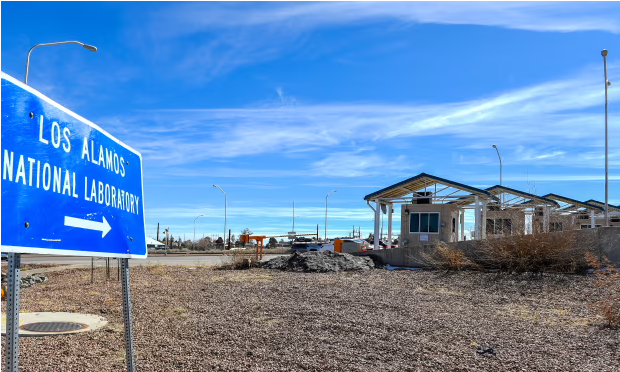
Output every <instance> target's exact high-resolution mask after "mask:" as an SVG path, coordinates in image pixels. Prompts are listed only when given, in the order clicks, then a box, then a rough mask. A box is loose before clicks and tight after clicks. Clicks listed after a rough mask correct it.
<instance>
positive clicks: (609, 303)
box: [585, 252, 620, 327]
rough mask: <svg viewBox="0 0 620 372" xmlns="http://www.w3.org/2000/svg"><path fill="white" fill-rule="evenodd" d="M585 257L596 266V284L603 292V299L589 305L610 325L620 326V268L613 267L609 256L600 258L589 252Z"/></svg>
mask: <svg viewBox="0 0 620 372" xmlns="http://www.w3.org/2000/svg"><path fill="white" fill-rule="evenodd" d="M585 259H586V261H587V262H588V264H589V265H590V266H591V267H592V268H594V275H595V276H596V278H597V281H596V282H595V283H594V285H595V286H596V287H597V288H599V290H600V292H601V293H600V296H601V299H600V300H598V301H596V302H592V303H590V304H589V305H590V306H591V307H592V308H593V309H594V310H595V311H596V312H597V313H598V314H599V315H601V316H602V317H603V318H605V319H606V320H607V325H608V326H609V327H618V326H620V270H619V269H617V268H615V267H613V266H612V265H611V263H610V262H609V260H608V259H607V257H602V258H601V259H600V260H598V259H597V258H596V256H594V255H593V254H592V253H590V252H587V253H586V255H585Z"/></svg>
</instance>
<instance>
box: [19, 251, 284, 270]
mask: <svg viewBox="0 0 620 372" xmlns="http://www.w3.org/2000/svg"><path fill="white" fill-rule="evenodd" d="M277 256H280V255H277V254H274V255H265V256H264V257H263V260H268V259H271V258H273V257H277ZM227 257H228V256H225V255H168V256H151V257H147V258H145V259H131V260H129V265H130V266H138V265H149V264H150V265H157V264H161V265H170V266H185V265H197V266H214V265H220V264H222V263H223V262H225V261H226V260H227ZM105 262H106V260H105V259H104V258H95V260H94V264H95V266H105ZM115 262H116V260H114V259H110V264H111V265H115ZM22 264H58V265H72V266H75V267H79V266H78V265H80V266H84V267H90V264H91V259H90V257H75V256H47V255H26V254H23V255H22Z"/></svg>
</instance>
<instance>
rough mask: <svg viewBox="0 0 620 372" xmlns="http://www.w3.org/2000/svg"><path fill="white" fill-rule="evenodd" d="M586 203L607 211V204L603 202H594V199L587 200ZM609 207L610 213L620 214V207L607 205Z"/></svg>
mask: <svg viewBox="0 0 620 372" xmlns="http://www.w3.org/2000/svg"><path fill="white" fill-rule="evenodd" d="M585 202H586V203H587V204H590V205H594V206H597V207H601V208H603V210H605V203H603V202H600V201H598V200H594V199H590V200H586V201H585ZM607 206H608V209H609V211H610V212H620V206H618V207H616V206H615V205H611V204H609V203H608V204H607Z"/></svg>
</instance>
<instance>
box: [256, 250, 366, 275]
mask: <svg viewBox="0 0 620 372" xmlns="http://www.w3.org/2000/svg"><path fill="white" fill-rule="evenodd" d="M261 267H262V268H265V269H275V270H284V271H298V272H316V273H325V272H336V271H356V270H370V269H373V268H374V267H375V264H374V262H373V261H372V259H371V258H370V257H358V256H352V255H350V254H348V253H337V252H331V251H326V252H306V253H299V252H294V253H293V254H291V255H290V256H280V257H276V258H273V259H271V260H269V261H267V262H265V263H263V264H261Z"/></svg>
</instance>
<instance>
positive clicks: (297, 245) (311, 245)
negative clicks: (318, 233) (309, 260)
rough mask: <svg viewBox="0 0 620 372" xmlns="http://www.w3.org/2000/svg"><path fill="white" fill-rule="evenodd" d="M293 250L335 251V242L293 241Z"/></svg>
mask: <svg viewBox="0 0 620 372" xmlns="http://www.w3.org/2000/svg"><path fill="white" fill-rule="evenodd" d="M291 250H292V251H293V252H319V251H332V252H333V251H334V243H331V242H330V243H321V242H293V244H292V245H291Z"/></svg>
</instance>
